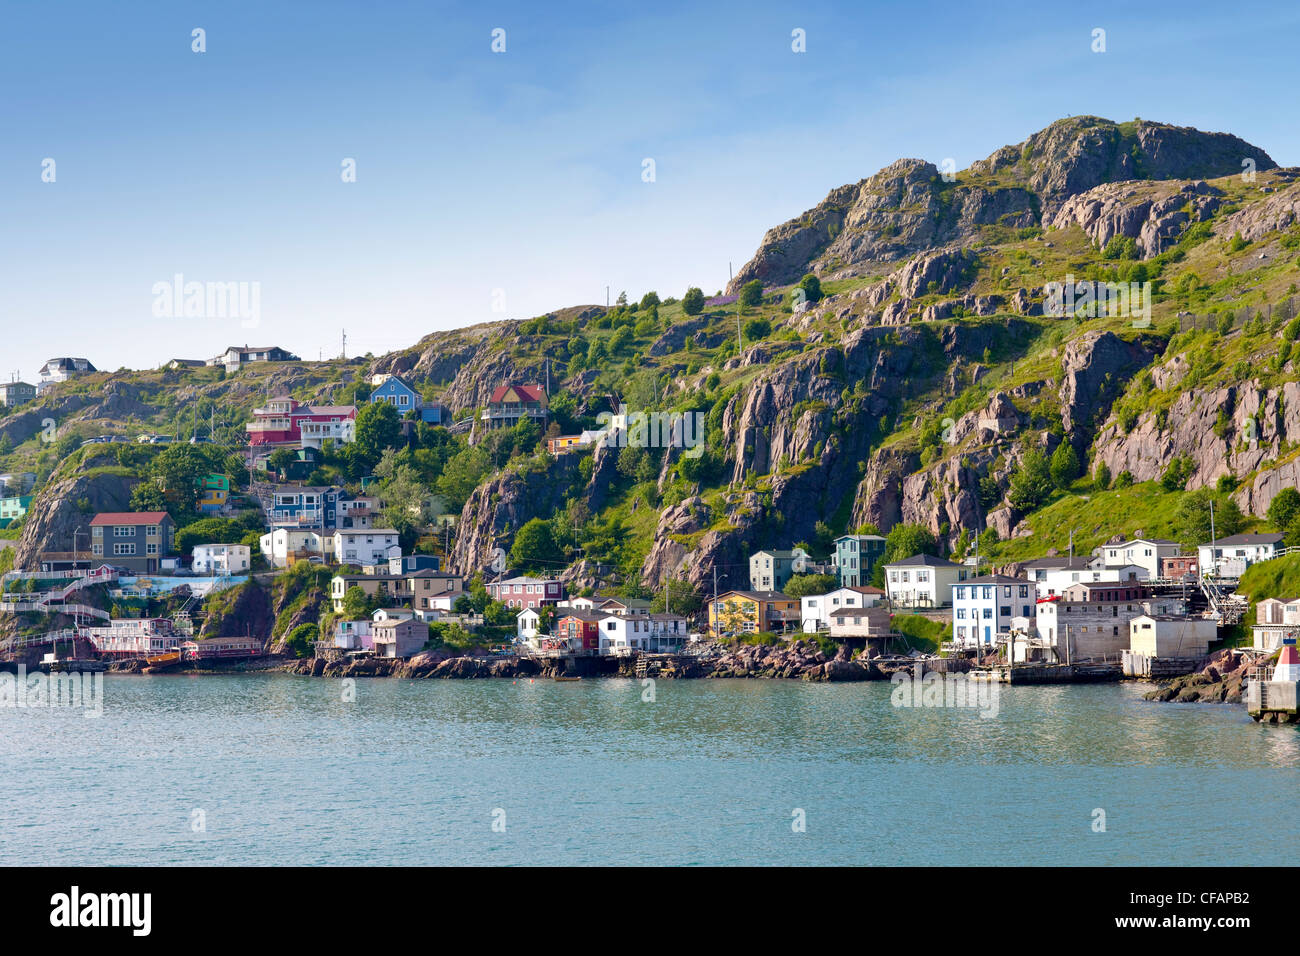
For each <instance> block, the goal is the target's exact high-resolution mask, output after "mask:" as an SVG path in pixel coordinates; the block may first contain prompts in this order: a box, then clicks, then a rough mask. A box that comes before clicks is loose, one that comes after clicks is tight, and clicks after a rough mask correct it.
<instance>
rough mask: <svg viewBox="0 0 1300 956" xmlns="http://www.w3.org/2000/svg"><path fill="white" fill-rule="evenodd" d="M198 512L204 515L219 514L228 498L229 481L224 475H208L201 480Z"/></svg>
mask: <svg viewBox="0 0 1300 956" xmlns="http://www.w3.org/2000/svg"><path fill="white" fill-rule="evenodd" d="M201 491H202V497H201V498H200V499H199V510H200V511H202V512H203V513H204V514H220V513H221V511H222V510H223V509H224V508H225V507H226V499H227V498H229V497H230V479H229V478H227V477H226V476H225V475H208V476H206V477H205V478H204V479H203V484H202V488H201Z"/></svg>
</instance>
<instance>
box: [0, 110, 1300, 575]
mask: <svg viewBox="0 0 1300 956" xmlns="http://www.w3.org/2000/svg"><path fill="white" fill-rule="evenodd" d="M1298 176H1300V171H1297V170H1295V169H1282V168H1278V167H1277V165H1276V164H1275V163H1274V162H1273V160H1272V159H1271V158H1270V157H1269V156H1268V154H1267V153H1265V152H1264V151H1263V150H1262V149H1259V148H1258V147H1255V146H1252V145H1251V144H1249V143H1245V142H1244V141H1242V140H1240V139H1238V138H1237V137H1235V136H1231V135H1228V134H1224V133H1205V132H1200V131H1198V130H1193V129H1187V128H1182V127H1175V126H1169V125H1165V124H1160V123H1152V122H1147V121H1142V120H1135V121H1132V122H1128V123H1115V122H1112V121H1110V120H1104V119H1099V118H1096V117H1074V118H1070V119H1066V120H1061V121H1059V122H1057V123H1053V124H1052V125H1051V126H1049V127H1047V128H1046V129H1044V130H1042V131H1039V132H1037V133H1034V134H1033V135H1031V136H1029V137H1028V138H1027V139H1026V140H1025V141H1024V142H1022V143H1019V144H1016V145H1013V146H1006V147H1003V148H1002V149H1000V150H998V151H996V152H995V153H993V154H992V155H991V156H989V157H988V158H987V159H985V160H983V161H980V162H977V163H975V164H973V165H972V166H971V167H970V168H969V169H966V170H961V171H952V172H951V174H950V175H947V176H945V174H944V173H942V172H940V170H939V169H938V167H936V166H935V165H934V164H932V163H929V162H925V161H922V160H914V159H904V160H899V161H898V162H896V163H894V164H892V165H890V166H888V167H886V168H885V169H883V170H881V171H879V172H877V173H876V174H874V175H872V176H868V177H867V178H865V179H863V180H861V181H860V182H858V183H856V184H853V185H847V186H841V187H839V188H837V189H835V190H832V191H831V193H830V194H829V195H828V196H827V198H826V200H824V201H823V202H822V203H820V204H819V205H818V206H816V207H815V208H814V209H811V210H808V211H807V212H805V213H803V214H802V215H800V216H797V217H795V218H793V219H791V220H790V221H788V222H786V223H784V224H782V225H779V226H776V227H774V228H773V229H771V230H769V231H768V233H767V234H766V235H765V236H764V237H763V239H762V241H761V243H760V244H759V247H758V250H757V252H756V254H755V256H754V258H753V259H752V260H751V261H750V262H748V263H747V264H746V265H745V266H744V267H743V268H742V269H741V270H740V271H739V272H738V273H737V275H736V278H735V280H734V281H733V282H732V283H731V285H730V286H729V288H728V289H727V290H726V292H727V293H729V294H727V295H717V296H714V297H713V298H712V299H709V300H706V301H705V304H704V305H703V307H702V308H701V309H700V310H699V311H698V312H697V313H695V314H688V312H687V311H686V309H685V307H684V305H683V302H682V296H683V293H684V291H685V290H677V291H676V293H675V295H668V294H667V293H664V294H663V296H662V298H661V297H660V295H658V294H655V293H647V294H646V295H645V296H643V297H642V298H641V299H640V300H639V301H638V300H633V301H628V302H626V304H620V305H618V306H614V307H610V308H606V307H604V306H594V305H585V306H583V305H580V306H573V307H570V308H565V309H560V310H557V311H555V312H553V313H549V314H547V315H542V316H536V317H533V318H530V319H526V320H510V321H501V322H494V323H489V324H485V325H479V326H475V327H472V328H467V329H459V330H454V331H447V332H436V333H433V334H431V335H429V336H426V337H425V338H424V339H422V340H421V341H420V342H418V343H415V344H413V345H412V346H411V347H410V348H408V349H404V350H400V351H397V352H393V353H389V354H387V355H382V356H367V357H364V358H359V359H352V360H349V361H346V362H344V361H330V362H293V363H277V364H275V365H271V366H260V367H259V366H249V367H248V368H246V369H245V370H243V371H240V372H238V373H235V374H232V375H229V376H227V375H225V374H223V373H221V372H219V370H216V369H186V370H174V371H173V370H168V371H157V372H130V371H120V372H115V373H105V372H101V373H97V374H96V375H92V376H87V377H83V378H79V379H77V380H75V381H72V382H68V383H64V384H62V385H58V386H54V387H53V388H51V389H50V390H49V391H48V392H47V393H46V394H44V395H42V396H41V397H40V398H39V399H38V400H37V401H35V402H33V403H29V405H27V406H25V407H23V408H21V409H18V410H17V411H16V412H14V413H12V414H9V415H8V416H6V417H4V418H2V419H0V465H3V466H4V467H3V470H5V471H13V470H19V469H27V470H32V471H36V472H37V473H38V475H39V476H40V479H41V486H40V490H39V491H38V493H37V497H36V500H35V501H34V502H33V505H32V508H31V512H30V514H29V517H28V519H27V520H26V522H25V523H24V525H23V527H21V529H20V530H21V540H20V544H19V547H18V555H19V558H20V560H30V559H31V557H32V556H33V555H35V554H37V553H39V552H40V551H41V550H47V549H66V548H68V547H69V546H70V541H69V540H68V538H69V536H70V535H71V532H72V530H73V529H74V528H75V526H76V524H77V521H78V517H79V516H80V515H82V514H85V513H86V509H90V510H94V508H96V507H97V506H98V505H99V504H100V503H105V504H112V505H114V506H117V505H118V504H120V502H121V500H122V499H123V498H124V497H128V496H129V493H130V489H131V487H132V486H133V485H134V483H135V482H137V481H139V479H140V475H141V464H140V463H137V462H133V461H131V460H128V461H126V462H123V461H121V460H119V457H118V456H117V455H116V452H115V451H114V450H113V449H112V447H111V446H87V447H86V448H82V447H81V446H80V441H81V440H82V439H84V438H86V437H91V436H93V435H97V434H102V433H110V434H111V433H121V434H127V435H130V436H131V437H132V438H133V437H134V435H135V434H136V433H138V432H142V431H150V432H163V433H167V434H180V435H181V436H182V437H185V436H187V435H189V434H193V433H195V432H196V431H197V432H201V433H202V434H205V435H206V434H207V432H208V431H209V430H210V427H211V425H212V423H213V422H214V421H215V422H216V428H215V434H214V437H215V438H216V440H217V442H218V444H223V445H225V446H227V447H228V448H229V449H230V450H231V451H234V450H235V446H236V445H237V443H238V440H239V435H240V431H241V429H242V425H243V423H244V422H245V421H246V420H247V419H248V417H249V415H250V414H251V409H252V408H253V407H254V406H256V405H257V404H259V402H261V401H262V400H263V399H264V398H266V397H267V396H268V395H270V394H273V393H276V392H282V391H284V392H289V393H291V394H292V395H293V396H294V397H296V398H299V399H300V400H303V401H312V402H319V403H327V404H344V403H348V402H351V401H356V400H364V398H365V396H366V395H367V394H368V392H369V388H370V382H371V377H372V376H373V375H375V374H377V373H393V374H398V375H401V376H403V377H404V378H405V379H406V380H407V381H408V382H410V383H411V384H412V385H413V386H415V387H416V388H417V389H419V390H420V391H421V392H422V393H424V394H425V395H426V397H428V398H437V399H439V400H441V401H442V402H443V403H444V404H445V405H446V406H447V407H448V408H449V409H450V410H451V412H452V415H451V417H452V419H453V420H456V421H463V420H467V419H471V418H472V417H473V416H474V415H475V413H476V411H477V410H478V409H480V408H482V407H483V406H484V405H485V404H486V402H487V397H488V395H489V394H490V393H491V391H492V390H493V389H494V388H495V387H496V386H497V385H499V384H501V383H503V382H506V381H514V382H520V383H531V382H538V383H546V382H547V381H548V378H549V383H550V391H551V406H552V409H553V411H554V420H555V421H556V422H557V425H558V428H559V430H562V431H563V432H565V433H570V432H573V431H576V430H580V429H582V428H590V427H594V426H595V423H596V416H597V415H598V414H599V413H600V412H602V411H610V410H614V409H616V408H617V406H618V405H620V404H626V405H627V406H628V408H629V409H633V410H645V411H651V410H657V411H664V412H682V413H685V412H699V413H702V414H703V415H704V421H705V425H706V427H705V442H704V453H703V454H702V455H701V456H700V457H699V458H689V457H684V456H683V455H682V454H681V449H680V448H669V449H655V448H651V449H623V450H619V449H614V448H602V449H598V450H596V451H595V452H593V453H584V454H575V455H568V456H561V457H559V458H553V457H551V456H549V455H547V453H546V451H545V448H544V444H542V443H540V442H539V439H540V438H541V437H542V436H540V435H539V434H529V433H527V432H524V433H522V434H519V435H510V436H509V437H508V438H505V437H502V436H500V435H498V436H495V437H493V438H492V439H491V440H490V441H487V442H481V443H480V442H479V441H478V438H479V437H480V436H475V437H474V442H475V444H473V445H471V444H470V440H471V436H470V435H468V434H462V433H457V434H449V433H446V432H443V431H442V430H441V429H433V430H431V432H439V434H437V435H434V434H427V435H425V436H424V437H423V438H422V439H417V441H416V442H415V447H413V448H410V449H407V450H404V451H402V452H401V453H400V455H399V456H398V457H399V459H400V460H401V461H405V462H407V463H409V464H411V466H412V467H413V468H414V469H415V471H416V474H417V476H418V478H419V480H420V482H422V483H423V484H424V486H425V487H427V488H429V489H432V490H433V491H435V492H437V494H438V495H439V496H440V497H441V500H442V501H443V503H444V505H445V507H447V508H448V509H449V510H450V511H452V512H453V513H455V514H457V515H458V517H457V522H456V523H457V530H456V533H455V535H454V537H453V538H452V539H451V549H450V553H449V558H450V561H451V563H452V565H453V566H455V567H456V568H457V569H458V570H461V571H464V572H473V571H475V570H478V569H482V568H484V567H486V566H487V565H488V562H489V561H490V559H491V555H492V553H493V549H495V548H496V547H502V548H504V549H505V550H507V551H509V550H510V549H511V546H512V543H513V540H514V536H515V533H516V532H517V531H518V530H519V529H520V528H521V527H523V526H524V525H525V524H526V523H528V522H529V521H530V520H532V519H541V520H543V521H545V522H547V524H548V528H549V530H550V533H551V536H552V542H553V557H552V558H550V559H548V561H549V564H548V565H547V567H549V569H551V570H553V571H556V572H557V573H563V574H564V575H565V577H566V578H567V579H568V580H570V581H572V582H573V583H575V584H576V585H579V586H594V585H597V584H600V585H602V586H603V585H611V584H612V585H618V586H622V587H623V588H625V589H626V590H628V591H629V592H632V591H647V590H650V589H653V588H655V587H658V586H659V583H660V582H662V581H663V580H664V579H666V578H674V579H685V580H687V581H689V582H690V584H691V585H692V586H693V587H694V588H695V589H696V590H697V591H699V592H703V591H704V590H706V589H710V588H711V587H712V575H713V572H714V570H715V569H716V571H717V573H718V578H719V585H720V586H724V587H725V586H734V585H742V584H744V583H745V581H746V580H747V575H746V571H745V565H746V560H747V556H748V554H749V553H750V552H751V551H752V550H755V549H757V548H761V547H769V548H770V547H782V548H785V547H791V546H792V545H794V544H796V543H807V544H808V545H809V546H810V547H811V550H812V551H813V552H814V553H817V552H818V551H824V549H825V546H826V544H827V542H828V540H829V538H830V537H831V536H833V535H835V534H839V533H843V532H845V531H846V530H855V529H860V528H876V529H879V530H880V531H882V532H888V531H889V530H890V529H892V528H895V527H899V526H909V527H911V526H916V527H917V528H919V529H923V530H924V532H925V533H926V534H928V535H929V536H930V537H931V538H933V539H934V543H935V546H936V547H938V548H941V549H955V550H956V552H957V553H963V552H964V551H965V550H966V549H968V548H969V547H971V546H972V544H973V537H974V536H975V535H982V538H981V542H980V551H981V554H982V555H984V556H987V557H989V558H991V559H992V560H993V561H994V562H995V563H996V562H1001V563H1011V562H1015V561H1018V560H1022V559H1023V558H1025V557H1028V556H1030V555H1033V554H1042V553H1044V552H1046V551H1048V550H1049V549H1052V548H1058V549H1064V548H1065V547H1066V544H1067V540H1068V536H1069V534H1070V532H1071V531H1075V546H1076V549H1086V548H1089V547H1094V546H1096V545H1098V544H1100V543H1102V542H1103V541H1106V540H1108V539H1110V538H1112V537H1114V536H1117V535H1128V534H1133V533H1135V532H1139V531H1143V532H1145V533H1147V534H1163V535H1167V536H1175V537H1177V536H1180V535H1183V534H1185V533H1190V532H1188V530H1187V527H1186V526H1187V514H1186V513H1185V512H1181V511H1180V508H1181V507H1182V505H1183V503H1184V501H1185V500H1186V499H1187V497H1188V496H1189V494H1192V493H1197V492H1200V493H1201V494H1202V497H1205V496H1214V497H1215V500H1216V501H1219V502H1220V503H1221V504H1225V505H1226V503H1227V502H1228V501H1231V502H1233V503H1235V504H1236V505H1237V507H1238V508H1239V509H1240V510H1241V512H1242V513H1243V518H1242V520H1241V525H1242V528H1243V529H1245V528H1248V527H1250V526H1252V525H1257V526H1264V524H1265V522H1266V514H1267V510H1268V506H1269V504H1270V502H1271V501H1272V499H1273V497H1274V496H1275V495H1276V494H1277V492H1278V491H1279V490H1280V489H1282V488H1285V487H1294V486H1295V485H1296V484H1297V479H1298V478H1300V466H1298V465H1297V461H1296V459H1297V451H1300V386H1298V385H1297V375H1296V364H1295V358H1294V357H1293V356H1292V350H1293V348H1294V342H1295V340H1296V339H1297V338H1298V337H1300V321H1297V318H1296V316H1297V306H1298V305H1300V295H1297V283H1298V282H1300V266H1298V264H1300V182H1298V181H1297V177H1298ZM805 276H811V277H812V279H811V280H809V279H805V278H804V277H805ZM1070 277H1073V279H1074V280H1078V281H1089V282H1100V283H1106V282H1111V283H1116V284H1120V283H1122V284H1124V286H1125V288H1126V290H1127V289H1128V287H1129V284H1130V283H1137V284H1138V286H1139V287H1140V286H1141V284H1142V283H1150V287H1149V289H1150V293H1151V295H1150V298H1149V300H1147V301H1148V303H1149V306H1150V308H1149V314H1145V315H1144V314H1141V313H1139V314H1134V315H1129V314H1124V315H1105V314H1102V315H1097V316H1090V315H1087V314H1075V315H1053V314H1050V312H1051V311H1052V310H1051V309H1050V307H1047V306H1048V305H1049V301H1050V296H1051V292H1052V288H1053V284H1057V285H1059V284H1061V283H1065V282H1066V281H1067V280H1068V279H1069V278H1070ZM755 281H757V283H758V285H759V286H760V287H761V293H759V292H758V290H757V289H755V288H754V287H753V285H752V284H753V283H754V282H755ZM799 283H802V285H796V284H799ZM747 286H749V287H750V289H751V291H750V292H748V293H745V289H746V287H747ZM742 293H745V294H744V295H742ZM737 297H739V298H737ZM751 297H756V298H757V299H758V301H757V302H749V301H748V299H749V298H751ZM1045 312H1047V313H1049V314H1045ZM738 326H739V338H740V341H739V342H738V340H737V339H738ZM281 344H283V345H285V346H287V347H291V346H292V343H281ZM48 418H54V419H55V420H56V421H57V423H58V429H59V437H58V439H57V440H56V441H53V442H45V441H42V427H43V426H42V423H43V422H44V421H45V420H46V419H48ZM127 458H128V459H129V458H130V456H127ZM1056 462H1060V463H1061V465H1060V467H1059V468H1056V469H1051V470H1052V471H1054V473H1053V474H1048V471H1049V463H1051V464H1055V463H1056ZM354 465H357V463H356V462H345V461H340V462H338V463H335V464H331V465H330V466H329V468H327V469H324V470H323V471H322V473H321V474H319V475H317V476H314V477H315V478H317V479H318V480H322V481H323V480H339V481H342V482H345V483H346V482H350V481H355V480H356V478H357V477H359V476H358V475H356V474H353V473H351V472H350V470H349V469H350V468H353V466H354ZM358 467H359V465H358ZM424 544H425V546H427V547H429V548H433V549H438V548H441V547H442V543H441V540H434V539H432V538H431V539H429V540H426V541H425V542H424Z"/></svg>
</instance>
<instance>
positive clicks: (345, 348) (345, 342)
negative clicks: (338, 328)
mask: <svg viewBox="0 0 1300 956" xmlns="http://www.w3.org/2000/svg"><path fill="white" fill-rule="evenodd" d="M347 357H348V330H347V329H344V330H343V358H344V359H346V358H347Z"/></svg>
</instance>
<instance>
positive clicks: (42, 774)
mask: <svg viewBox="0 0 1300 956" xmlns="http://www.w3.org/2000/svg"><path fill="white" fill-rule="evenodd" d="M1144 689H1145V688H1143V687H1142V686H1141V685H1130V684H1126V685H1110V686H1080V687H1024V688H1002V690H1001V697H1000V699H999V712H998V715H997V716H996V717H995V718H992V719H984V718H981V717H980V716H979V712H978V711H976V710H963V709H952V708H949V709H940V708H930V709H919V708H911V709H908V708H895V707H893V706H891V705H890V691H891V687H890V686H889V685H888V684H884V683H871V684H851V685H850V684H806V683H802V682H798V681H757V680H756V681H660V682H658V684H657V687H656V688H655V697H656V699H655V700H654V701H653V702H649V703H647V702H643V701H642V688H641V686H640V685H639V684H638V683H637V682H635V681H627V680H585V681H581V682H572V683H555V682H552V681H541V680H539V681H536V682H535V683H530V682H528V681H522V682H519V683H515V682H512V681H509V680H504V681H403V680H369V681H365V680H363V681H358V682H357V684H356V700H355V702H351V703H349V702H345V701H344V700H342V691H343V685H342V684H341V683H340V682H338V681H333V680H322V679H312V678H305V677H293V676H287V675H272V674H268V675H246V676H228V677H213V676H205V677H186V676H176V675H160V676H145V677H126V676H119V677H108V678H107V679H106V680H105V683H104V693H105V703H104V713H103V716H102V717H101V718H99V719H85V718H83V717H82V716H80V715H79V714H77V713H74V712H70V711H67V710H62V711H57V710H16V709H0V772H2V773H3V776H2V778H0V779H3V781H4V786H3V790H2V791H0V792H2V793H3V798H4V799H3V802H4V812H5V815H6V826H5V827H4V828H3V829H0V863H3V864H45V863H59V864H72V865H80V864H171V863H181V864H198V863H207V864H234V863H239V864H385V863H403V864H597V863H622V864H687V865H697V864H813V865H817V864H881V865H883V864H1049V865H1050V864H1107V863H1115V864H1138V865H1141V864H1223V863H1227V864H1291V863H1294V862H1295V860H1294V853H1295V850H1296V848H1297V847H1300V824H1297V822H1296V821H1297V816H1298V814H1297V812H1296V811H1297V807H1298V801H1297V799H1296V794H1297V785H1298V784H1300V772H1298V769H1297V768H1300V732H1298V731H1297V730H1296V729H1295V728H1290V727H1281V728H1279V727H1267V726H1261V725H1257V724H1255V723H1253V722H1252V721H1251V720H1250V719H1249V718H1248V717H1247V716H1246V713H1245V711H1244V709H1242V708H1240V707H1223V706H1213V705H1173V704H1153V703H1148V702H1145V701H1142V700H1140V695H1141V693H1142V691H1143V690H1144ZM1098 809H1100V810H1103V811H1104V812H1105V826H1106V829H1105V832H1094V830H1093V826H1094V817H1095V811H1096V810H1098ZM799 811H801V812H802V819H803V820H804V822H805V828H804V830H803V832H795V830H794V828H793V827H792V823H794V822H796V814H797V813H798V812H799ZM200 818H201V820H202V826H201V827H200V826H198V825H197V823H198V821H199V820H200ZM494 819H495V820H496V821H497V826H498V829H497V830H494V828H493V823H494ZM502 823H504V831H503V832H502V831H501V830H500V826H501V824H502Z"/></svg>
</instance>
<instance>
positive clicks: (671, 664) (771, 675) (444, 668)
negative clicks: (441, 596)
mask: <svg viewBox="0 0 1300 956" xmlns="http://www.w3.org/2000/svg"><path fill="white" fill-rule="evenodd" d="M586 660H592V661H594V662H595V663H596V673H584V674H583V676H585V677H593V678H595V677H624V678H634V677H636V659H635V658H629V657H624V658H590V659H586ZM656 663H657V664H658V665H659V666H658V668H657V669H652V671H651V675H650V676H653V677H657V678H664V679H665V680H702V679H724V678H756V679H768V680H778V679H779V680H806V681H826V682H835V683H844V682H856V681H871V680H888V679H889V678H890V676H891V675H892V674H893V673H894V672H895V671H897V670H899V669H905V670H909V671H910V669H911V668H912V667H913V666H914V662H912V661H899V660H890V661H878V660H871V659H864V658H861V657H857V658H855V657H853V656H852V654H851V653H850V652H849V650H848V648H846V647H841V648H840V650H839V651H838V652H837V653H836V654H835V655H834V656H828V655H827V654H826V653H825V652H824V651H822V650H821V648H820V647H819V646H818V645H817V644H816V642H814V641H802V640H801V641H794V642H792V643H790V644H780V645H766V644H741V645H737V646H735V647H731V648H728V649H726V650H724V651H723V652H722V653H721V654H719V655H718V656H716V657H689V656H685V655H682V656H675V657H671V658H667V659H656ZM275 669H276V670H280V671H282V672H284V673H286V674H298V675H301V676H306V677H337V678H343V677H396V678H405V679H408V680H419V679H446V680H476V679H483V678H489V677H499V678H514V677H542V678H547V677H555V676H556V675H557V674H560V673H564V671H563V670H562V668H560V667H558V666H556V665H555V664H552V663H547V662H540V661H535V660H531V659H529V658H526V657H523V658H514V657H501V658H486V657H475V656H471V655H464V656H452V655H448V654H445V653H442V652H425V653H422V654H417V655H416V656H415V657H412V658H411V659H410V660H387V659H384V658H374V657H370V658H356V659H353V660H333V661H327V660H325V659H324V658H319V657H316V658H304V659H302V660H297V661H290V662H287V663H284V664H281V665H278V666H277V667H276V668H275Z"/></svg>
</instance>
